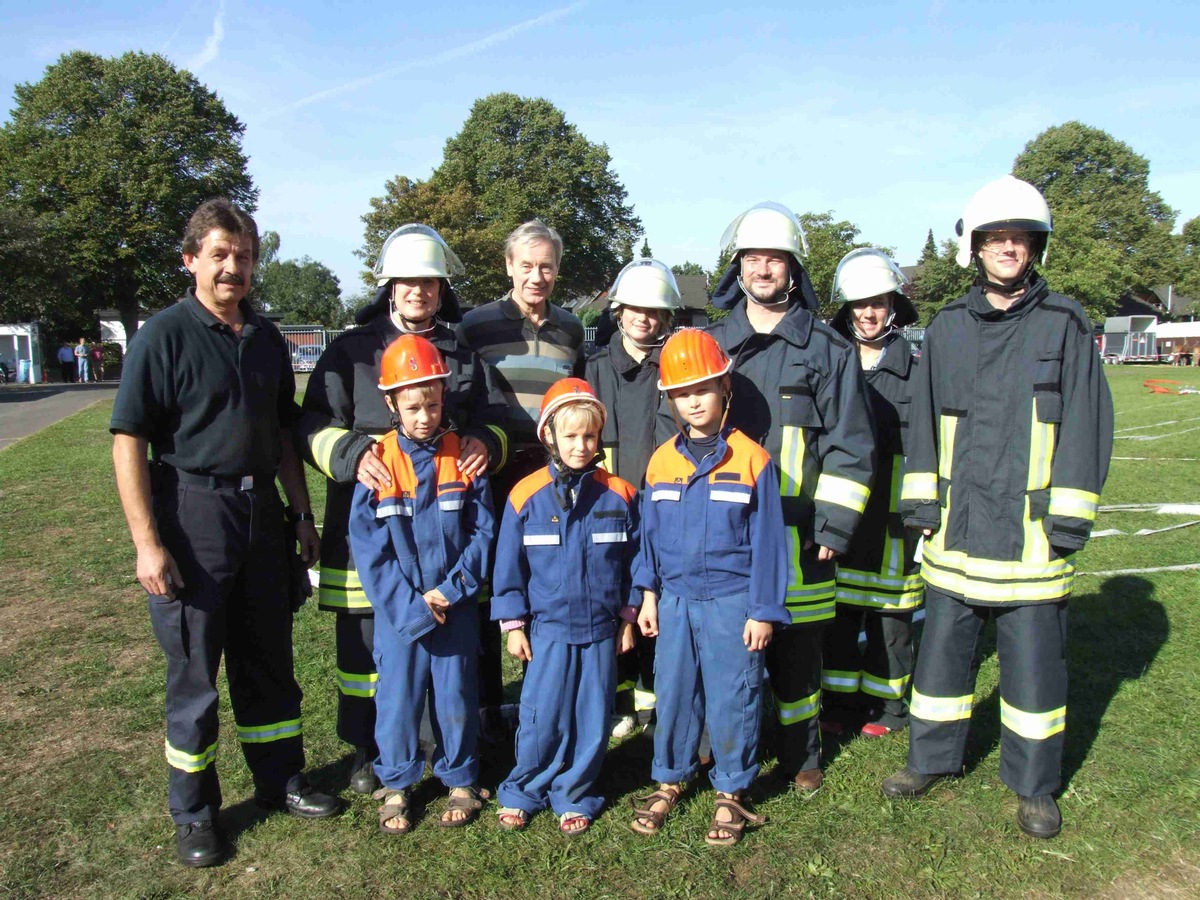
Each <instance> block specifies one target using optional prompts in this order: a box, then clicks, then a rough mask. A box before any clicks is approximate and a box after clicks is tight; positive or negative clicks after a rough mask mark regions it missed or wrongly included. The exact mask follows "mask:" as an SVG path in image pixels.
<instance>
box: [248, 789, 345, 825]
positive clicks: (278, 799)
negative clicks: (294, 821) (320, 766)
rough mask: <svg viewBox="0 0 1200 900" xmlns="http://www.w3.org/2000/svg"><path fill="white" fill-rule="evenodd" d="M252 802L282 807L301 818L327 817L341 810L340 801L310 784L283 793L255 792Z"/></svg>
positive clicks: (269, 807)
mask: <svg viewBox="0 0 1200 900" xmlns="http://www.w3.org/2000/svg"><path fill="white" fill-rule="evenodd" d="M254 802H255V803H257V804H258V805H259V806H261V807H262V808H263V809H282V810H285V811H286V812H287V814H288V815H290V816H298V817H300V818H301V819H328V818H329V817H330V816H336V815H337V814H338V813H339V812H341V811H342V801H340V800H339V799H338V798H337V797H331V796H329V794H322V793H321V792H320V791H318V790H317V789H316V788H314V787H313V786H312V785H311V784H303V785H301V786H300V787H298V788H297V789H296V790H294V791H288V792H287V793H285V794H274V795H273V794H260V793H256V794H255V795H254Z"/></svg>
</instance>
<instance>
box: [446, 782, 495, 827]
mask: <svg viewBox="0 0 1200 900" xmlns="http://www.w3.org/2000/svg"><path fill="white" fill-rule="evenodd" d="M455 791H466V792H467V796H462V795H461V794H460V795H459V796H457V797H456V796H455V795H454V792H455ZM491 796H492V795H491V793H490V792H489V791H487V790H485V789H483V788H477V787H475V786H474V785H467V786H464V787H456V788H451V789H450V800H449V801H448V802H447V803H446V813H449V812H461V813H465V815H464V816H463V817H462V818H461V819H447V818H446V817H445V816H446V813H442V818H440V819H438V826H439V827H441V828H462V827H463V826H464V825H470V824H471V823H472V822H474V821H475V819H476V818H478V817H479V811H480V810H481V809H483V802H484V801H485V800H487V799H488V798H489V797H491Z"/></svg>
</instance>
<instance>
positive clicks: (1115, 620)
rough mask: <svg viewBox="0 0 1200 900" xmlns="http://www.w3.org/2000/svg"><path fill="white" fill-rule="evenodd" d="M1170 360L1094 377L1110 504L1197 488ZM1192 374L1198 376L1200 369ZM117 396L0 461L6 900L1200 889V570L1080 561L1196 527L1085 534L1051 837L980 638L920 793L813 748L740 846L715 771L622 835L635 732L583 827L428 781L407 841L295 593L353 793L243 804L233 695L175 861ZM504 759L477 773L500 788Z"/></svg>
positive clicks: (159, 688)
mask: <svg viewBox="0 0 1200 900" xmlns="http://www.w3.org/2000/svg"><path fill="white" fill-rule="evenodd" d="M1178 371H1180V370H1171V371H1170V372H1167V371H1166V370H1164V369H1161V368H1159V369H1140V368H1136V367H1120V368H1110V369H1108V370H1107V372H1108V374H1109V375H1110V379H1111V383H1112V386H1113V393H1114V396H1115V399H1116V407H1117V419H1116V422H1117V425H1116V427H1117V429H1118V438H1119V439H1118V440H1117V442H1116V449H1115V451H1114V456H1116V457H1139V458H1138V459H1120V458H1118V459H1116V460H1114V462H1113V466H1112V472H1111V475H1110V478H1109V483H1108V487H1107V489H1106V491H1105V494H1104V497H1103V500H1102V502H1103V503H1105V504H1135V503H1154V502H1167V501H1171V502H1190V503H1200V462H1196V461H1195V457H1200V452H1198V447H1200V440H1198V438H1200V430H1194V429H1196V428H1197V427H1198V426H1200V396H1195V395H1193V396H1184V397H1180V396H1171V395H1153V394H1149V393H1148V392H1147V391H1146V390H1145V389H1144V388H1143V387H1142V386H1141V383H1142V381H1143V380H1144V379H1145V378H1149V377H1159V376H1161V377H1172V375H1173V374H1174V373H1175V372H1178ZM1183 371H1187V372H1189V374H1190V370H1183ZM1175 377H1180V376H1175ZM1182 380H1184V381H1187V380H1188V376H1187V375H1184V376H1182ZM1192 381H1193V383H1195V384H1197V386H1200V375H1196V376H1193V377H1192ZM110 408H111V404H107V403H106V404H100V405H98V406H95V407H92V408H90V409H88V410H85V411H84V412H82V413H80V414H78V415H76V416H74V417H72V418H70V419H68V420H66V421H64V422H61V423H59V424H58V425H56V426H54V427H52V428H50V429H48V430H46V431H44V432H42V433H41V434H39V435H36V436H35V437H32V438H29V439H26V440H24V441H22V442H20V443H18V444H16V445H14V446H13V447H11V448H10V449H8V450H6V451H4V453H3V454H0V509H2V510H3V516H4V524H3V528H2V530H0V683H2V684H3V686H4V690H3V692H2V693H0V894H4V895H6V896H14V897H29V896H54V897H75V896H86V897H97V896H99V897H174V896H180V897H182V896H197V895H220V896H259V895H275V896H288V897H341V896H344V897H378V896H383V895H395V896H404V897H418V898H420V897H497V896H513V897H564V896H582V897H589V898H590V897H709V896H713V897H716V896H730V895H735V896H745V897H772V896H801V897H803V896H814V897H920V898H924V897H1025V896H1045V897H1057V896H1088V897H1091V896H1100V897H1113V898H1118V897H1196V896H1200V845H1198V843H1197V832H1198V830H1200V737H1198V736H1197V735H1198V734H1200V689H1198V683H1200V679H1198V678H1197V676H1196V674H1195V673H1196V669H1197V665H1198V659H1200V653H1198V648H1200V609H1198V606H1197V602H1196V601H1197V593H1198V591H1197V586H1198V585H1200V573H1197V572H1195V571H1192V572H1159V573H1145V574H1136V575H1108V576H1094V575H1088V574H1086V573H1089V572H1106V571H1112V570H1119V569H1127V568H1153V567H1161V566H1168V565H1179V564H1184V563H1197V562H1200V526H1196V527H1193V528H1183V529H1179V530H1176V531H1169V532H1165V533H1162V534H1157V535H1149V536H1143V537H1139V536H1132V535H1131V534H1129V535H1117V536H1112V537H1105V538H1097V539H1096V540H1094V541H1093V542H1092V543H1091V544H1090V545H1089V546H1088V548H1087V549H1086V550H1085V551H1084V552H1083V553H1082V554H1081V557H1080V568H1081V570H1082V571H1083V572H1084V573H1085V574H1083V575H1081V576H1080V578H1079V581H1078V583H1077V588H1076V592H1075V596H1074V598H1073V600H1072V603H1071V645H1070V652H1069V665H1070V672H1071V689H1070V701H1069V712H1068V726H1067V758H1066V764H1065V769H1066V771H1065V776H1066V788H1065V790H1064V793H1063V796H1062V799H1061V801H1060V802H1061V806H1062V810H1063V814H1064V818H1065V823H1066V824H1065V828H1064V831H1063V834H1062V836H1061V837H1060V838H1058V839H1057V840H1055V841H1050V842H1039V841H1033V840H1031V839H1029V838H1025V837H1023V836H1022V835H1021V834H1020V832H1019V831H1018V829H1017V827H1016V824H1015V822H1014V813H1015V810H1016V800H1015V798H1014V797H1013V796H1012V795H1011V794H1010V793H1009V792H1008V790H1007V789H1006V788H1005V787H1004V786H1003V785H1002V784H1001V782H1000V780H999V775H998V763H999V721H998V719H999V715H998V708H997V707H998V697H997V694H996V691H995V686H996V677H997V670H996V664H995V657H994V653H993V652H992V648H991V647H990V646H989V647H986V648H985V651H986V660H985V662H984V665H983V668H982V670H981V675H980V682H979V686H978V690H977V693H976V696H977V698H979V700H978V704H977V709H976V713H975V721H974V724H975V728H974V730H973V733H972V738H971V742H970V749H969V752H968V763H967V772H968V777H966V778H965V779H962V780H961V781H953V782H951V783H949V784H948V785H947V786H945V787H939V788H938V789H935V791H934V792H933V793H931V794H930V795H929V797H927V798H926V799H925V800H924V801H921V802H917V803H908V804H904V803H889V802H887V801H885V800H884V799H883V798H882V797H881V796H880V794H879V782H880V780H881V779H882V778H883V777H884V776H886V775H888V774H890V773H891V772H892V771H894V770H895V769H897V768H898V767H900V766H901V765H903V763H904V759H905V752H906V741H905V738H904V737H898V738H895V739H891V738H889V739H884V740H880V741H873V742H872V741H866V740H851V741H849V742H847V743H844V744H842V745H841V746H840V747H839V746H831V747H827V751H828V755H829V756H830V757H831V759H830V761H829V763H828V772H827V780H826V786H825V788H824V790H822V791H821V792H820V793H819V794H818V795H817V796H816V797H815V798H813V799H812V800H811V801H809V802H807V803H805V802H802V801H800V800H799V799H797V798H796V797H794V796H790V795H783V796H776V797H773V798H769V799H765V800H763V801H762V802H760V803H759V804H758V809H759V811H760V812H766V813H767V814H768V815H769V816H770V823H769V824H768V825H766V826H765V827H763V828H761V829H758V830H757V831H752V832H750V833H749V835H748V837H747V839H746V840H745V841H744V842H743V843H742V844H741V845H740V846H739V847H737V848H734V849H732V850H712V849H709V848H706V847H705V846H704V844H703V841H702V838H703V834H704V828H705V825H706V824H707V821H708V819H709V816H710V814H711V810H712V792H711V790H710V789H709V787H708V786H707V784H706V783H702V784H699V785H697V786H696V787H695V789H694V790H693V792H692V793H691V794H690V795H689V798H688V799H687V800H685V801H684V803H683V805H682V806H681V807H680V810H679V811H678V812H677V814H676V815H674V816H673V817H672V818H671V820H670V821H669V824H668V827H667V828H666V831H665V833H664V834H662V835H659V836H658V837H656V838H649V839H648V838H642V837H639V836H637V835H635V834H633V833H631V832H630V831H629V829H628V827H627V822H628V815H627V800H626V797H627V796H628V795H630V794H631V793H633V792H634V791H635V790H639V789H641V788H643V787H644V786H645V782H646V780H647V777H648V771H649V758H650V747H649V742H648V741H646V740H645V739H643V738H640V737H634V738H630V739H628V740H627V741H625V742H624V743H623V744H621V745H620V746H619V747H617V748H615V749H614V750H613V751H612V752H611V753H610V756H609V761H608V764H607V765H606V770H605V774H604V784H605V787H606V789H607V792H608V795H609V796H610V798H611V801H612V802H611V805H610V808H609V809H608V810H607V811H606V813H605V814H604V815H603V816H602V817H601V818H600V819H599V820H598V821H597V822H596V825H595V827H594V828H593V829H592V831H591V832H590V833H589V834H588V835H586V836H584V837H582V838H577V839H567V838H564V837H561V836H560V835H559V834H558V833H557V830H556V822H555V820H554V819H553V818H552V817H551V816H549V815H542V816H538V817H537V818H535V819H534V822H533V824H532V825H531V827H530V828H529V830H528V831H527V832H524V833H521V834H512V833H508V832H503V831H501V830H500V829H499V828H498V827H497V825H496V824H495V817H494V815H492V814H491V813H492V812H493V811H494V807H493V808H492V809H489V810H488V811H487V813H486V814H485V816H484V817H483V819H481V821H480V822H479V823H478V824H476V825H475V826H473V827H471V828H468V829H463V830H443V829H438V828H436V827H435V825H434V821H433V820H434V819H435V818H436V816H437V815H438V814H439V813H440V811H441V809H442V808H443V807H444V803H445V797H444V794H443V792H441V791H440V790H437V789H435V788H434V787H432V786H430V785H428V783H426V787H425V788H424V789H422V790H421V791H419V792H418V796H417V802H418V804H419V805H424V804H428V810H427V812H426V813H425V815H424V816H423V818H421V819H420V820H419V821H418V824H417V828H416V830H415V831H414V833H413V834H411V835H409V836H407V837H404V838H394V837H393V838H387V837H384V836H382V835H380V834H379V833H378V832H377V830H376V828H375V819H376V816H375V805H376V804H375V803H374V801H372V800H370V799H369V798H364V797H358V796H355V795H352V794H350V793H349V792H348V791H346V790H345V784H346V774H347V773H346V765H347V762H348V758H347V757H346V756H345V753H346V748H345V746H344V745H342V744H340V743H339V742H338V740H337V739H336V738H335V736H334V717H335V686H334V685H335V682H334V662H333V619H332V617H331V616H329V615H327V614H323V613H318V612H317V610H316V609H315V607H314V606H313V605H310V606H307V607H305V608H304V609H303V610H302V611H301V612H300V614H299V616H298V618H297V622H296V660H297V672H298V678H299V680H300V682H301V686H302V687H303V688H304V691H305V706H304V715H305V740H306V749H307V753H308V759H309V765H310V767H311V771H312V773H313V777H314V780H315V781H316V782H317V783H318V784H319V785H321V786H323V787H324V788H326V789H330V790H336V791H342V792H343V796H345V797H346V799H347V801H348V808H347V811H346V813H345V814H344V815H343V816H341V817H340V818H337V819H334V820H329V821H323V822H301V821H297V820H293V819H289V818H288V817H286V816H283V815H274V816H269V817H267V816H263V815H261V814H259V813H257V812H256V811H255V809H254V807H253V805H252V803H251V802H250V798H251V795H252V786H251V783H250V777H249V773H248V771H247V770H246V768H245V765H244V764H243V762H242V760H241V758H240V752H239V750H238V744H237V740H236V736H235V733H234V730H233V727H232V726H233V719H232V715H231V714H230V712H229V708H228V703H227V699H226V700H224V701H223V709H222V723H223V724H222V733H221V745H220V750H219V755H218V763H217V764H218V767H219V770H220V772H221V777H222V783H223V787H224V793H225V798H226V808H225V810H224V811H223V813H222V817H223V818H222V821H223V823H224V826H225V828H226V830H227V831H228V832H229V833H230V834H231V836H232V838H233V841H234V844H235V853H234V856H233V858H232V859H231V860H230V861H229V862H227V863H226V864H225V865H224V866H222V867H220V868H217V869H209V870H202V871H189V870H185V869H182V868H181V867H179V866H177V865H176V864H175V863H174V861H173V849H174V844H173V841H174V835H173V829H172V827H171V821H170V818H169V816H168V815H167V811H166V762H165V760H164V759H163V736H164V731H163V696H164V694H163V671H164V666H163V661H162V657H161V654H160V653H159V651H158V648H157V647H156V645H155V643H154V639H153V636H152V635H151V632H150V626H149V621H148V618H147V614H146V609H145V600H144V594H143V593H142V591H141V590H140V589H139V588H138V586H137V584H136V582H135V580H134V577H133V572H134V557H133V549H132V546H131V544H130V541H129V537H128V533H127V531H126V529H125V525H124V520H123V518H122V516H121V511H120V507H119V504H118V501H117V497H116V493H115V490H114V486H113V477H112V467H111V461H110V447H111V442H110V438H109V435H108V433H107V430H106V426H107V421H108V414H109V410H110ZM1133 436H1138V437H1150V438H1153V439H1152V440H1134V439H1133ZM312 483H313V484H314V485H315V484H316V480H315V479H313V481H312ZM315 496H316V497H317V498H318V499H320V498H321V497H322V496H323V492H322V491H319V490H318V491H316V492H315ZM1196 518H1200V515H1191V516H1169V515H1160V514H1156V513H1147V512H1119V513H1117V512H1114V513H1102V514H1101V516H1100V521H1099V524H1098V525H1097V527H1098V528H1101V529H1103V528H1116V529H1119V530H1121V531H1124V532H1130V533H1131V532H1134V531H1136V530H1138V529H1143V528H1160V527H1163V526H1165V525H1171V524H1179V523H1182V522H1184V521H1189V520H1191V519H1196ZM770 764H771V763H770V762H768V763H767V766H768V767H769V766H770ZM503 774H504V772H503V771H502V766H494V767H492V768H491V769H490V770H489V771H488V772H487V777H488V780H489V784H490V786H492V787H494V786H495V782H496V781H497V780H498V779H499V778H500V777H502V775H503Z"/></svg>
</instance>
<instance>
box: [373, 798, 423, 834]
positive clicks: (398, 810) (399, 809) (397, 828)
mask: <svg viewBox="0 0 1200 900" xmlns="http://www.w3.org/2000/svg"><path fill="white" fill-rule="evenodd" d="M371 796H372V797H373V798H374V799H376V800H382V801H383V806H381V807H379V830H380V831H382V832H383V833H384V834H408V833H409V832H410V831H412V827H413V826H412V819H410V818H409V817H408V791H404V790H397V789H396V788H389V787H383V788H380V789H379V790H377V791H375V793H373V794H372V795H371ZM392 819H403V820H404V823H405V824H404V825H389V824H388V822H390V821H391V820H392Z"/></svg>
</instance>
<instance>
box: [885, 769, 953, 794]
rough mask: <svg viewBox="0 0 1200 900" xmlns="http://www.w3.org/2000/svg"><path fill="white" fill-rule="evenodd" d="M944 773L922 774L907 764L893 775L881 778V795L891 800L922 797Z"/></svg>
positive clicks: (943, 776)
mask: <svg viewBox="0 0 1200 900" xmlns="http://www.w3.org/2000/svg"><path fill="white" fill-rule="evenodd" d="M945 777H946V776H945V775H923V774H921V773H920V772H914V771H913V770H912V769H910V768H908V767H907V766H906V767H905V768H903V769H901V770H900V771H899V772H897V773H896V774H895V775H889V776H888V777H887V778H885V779H883V796H885V797H888V798H890V799H892V800H901V799H906V800H915V799H916V798H917V797H924V796H925V795H926V794H927V793H929V789H930V788H931V787H933V786H934V785H935V784H937V783H938V782H939V781H941V780H942V779H943V778H945Z"/></svg>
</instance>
